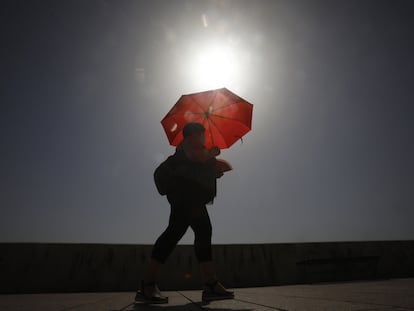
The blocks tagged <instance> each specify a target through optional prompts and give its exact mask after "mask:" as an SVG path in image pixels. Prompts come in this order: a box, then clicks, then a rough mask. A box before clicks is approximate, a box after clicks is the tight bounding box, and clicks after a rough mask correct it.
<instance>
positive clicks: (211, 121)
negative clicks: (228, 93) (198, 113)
mask: <svg viewBox="0 0 414 311" xmlns="http://www.w3.org/2000/svg"><path fill="white" fill-rule="evenodd" d="M208 123H209V126H210V128H211V124H213V125H214V127H215V128H216V129H217V131H218V132H219V133H220V135H221V136H222V137H224V135H223V132H222V131H221V130H220V128H219V127H218V126H217V125H216V123H215V122H214V121H213V120H212V119H210V118H208ZM210 123H211V124H210ZM210 136H211V142H212V143H213V146H214V140H213V134H212V133H211V130H210Z"/></svg>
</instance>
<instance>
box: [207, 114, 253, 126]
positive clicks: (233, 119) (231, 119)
mask: <svg viewBox="0 0 414 311" xmlns="http://www.w3.org/2000/svg"><path fill="white" fill-rule="evenodd" d="M211 116H212V117H215V118H220V119H224V120H230V121H235V122H240V123H242V124H245V123H244V121H243V120H240V119H235V118H230V117H225V116H221V115H219V114H212V115H211Z"/></svg>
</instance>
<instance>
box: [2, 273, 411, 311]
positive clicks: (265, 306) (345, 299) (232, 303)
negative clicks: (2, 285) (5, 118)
mask: <svg viewBox="0 0 414 311" xmlns="http://www.w3.org/2000/svg"><path fill="white" fill-rule="evenodd" d="M234 291H235V295H236V298H235V299H234V300H223V301H215V302H211V303H209V304H203V303H202V302H201V291H177V292H164V294H165V295H167V296H168V297H169V304H166V305H145V304H142V303H135V302H134V297H135V293H134V292H123V293H79V294H34V295H0V310H1V311H17V310H25V311H26V310H35V311H36V310H41V311H49V310H76V311H84V310H103V311H148V310H152V311H179V310H183V311H194V310H206V311H230V310H233V311H269V310H278V311H285V310H286V311H302V310H303V311H313V310H315V311H323V310H326V311H342V310H343V311H408V310H414V278H412V279H393V280H383V281H368V282H349V283H330V284H328V283H325V284H309V285H291V286H274V287H258V288H238V289H234Z"/></svg>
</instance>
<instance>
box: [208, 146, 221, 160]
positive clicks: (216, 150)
mask: <svg viewBox="0 0 414 311" xmlns="http://www.w3.org/2000/svg"><path fill="white" fill-rule="evenodd" d="M210 152H211V154H212V155H213V156H215V157H216V156H218V155H219V154H220V153H221V151H220V148H219V147H217V146H213V147H211V149H210Z"/></svg>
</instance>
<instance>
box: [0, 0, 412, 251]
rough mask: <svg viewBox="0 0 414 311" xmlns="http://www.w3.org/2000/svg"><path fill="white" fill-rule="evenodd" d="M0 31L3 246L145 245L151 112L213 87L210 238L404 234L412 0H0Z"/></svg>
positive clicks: (161, 149)
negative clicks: (237, 114) (229, 123)
mask: <svg viewBox="0 0 414 311" xmlns="http://www.w3.org/2000/svg"><path fill="white" fill-rule="evenodd" d="M0 39H1V44H0V53H1V54H0V75H1V83H0V90H1V93H0V143H1V162H0V242H98V243H149V244H151V243H153V242H154V241H155V239H156V238H157V237H158V236H159V234H160V233H161V232H162V230H163V229H164V228H165V226H166V224H167V221H168V216H169V205H168V203H167V201H166V199H165V197H161V196H160V195H158V193H157V192H156V189H155V186H154V183H153V177H152V174H153V171H154V169H155V167H156V166H157V165H158V163H160V161H162V160H163V159H164V158H165V157H166V156H168V155H169V154H171V153H173V151H174V148H173V147H171V146H169V144H168V140H167V138H166V136H165V134H164V132H163V129H162V127H161V125H160V120H161V119H162V118H163V117H164V115H165V114H166V113H167V112H168V110H169V109H170V108H171V106H172V105H173V104H174V103H175V102H176V101H177V100H178V98H179V97H180V96H181V94H188V93H193V92H197V91H204V90H207V89H210V88H217V87H227V88H228V89H230V90H231V91H233V92H235V93H237V94H238V95H240V96H242V97H243V98H245V99H246V100H248V101H249V102H251V103H252V104H254V111H253V128H252V131H251V132H250V133H249V134H247V135H246V136H245V138H244V142H243V144H242V143H236V144H235V145H234V146H233V147H232V148H231V149H230V150H224V151H223V152H222V158H224V159H226V160H228V161H229V162H231V163H232V165H233V167H234V170H233V171H232V172H230V173H227V174H226V175H225V176H224V177H223V178H222V179H221V180H219V185H218V186H219V190H218V197H217V199H216V201H215V203H214V205H213V206H211V207H209V210H210V216H211V219H212V222H213V230H214V231H213V243H216V244H221V243H261V242H269V243H272V242H306V241H345V240H347V241H348V240H391V239H414V226H413V225H412V220H413V219H414V161H413V159H414V122H413V121H414V83H413V81H414V76H413V73H414V58H413V55H414V2H413V1H410V0H407V1H398V0H397V1H395V0H390V1H377V0H376V1H368V0H367V1H359V0H354V1H352V0H346V1H345V0H343V1H339V0H338V1H332V0H326V1H312V0H303V1H290V0H289V1H261V0H255V1H241V0H238V1H189V0H188V1H80V0H79V1H72V0H71V1H69V0H68V1H1V3H0ZM212 61H213V63H212ZM192 239H193V234H192V232H191V230H189V232H188V233H187V234H186V236H185V238H184V239H183V240H182V243H191V242H192Z"/></svg>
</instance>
